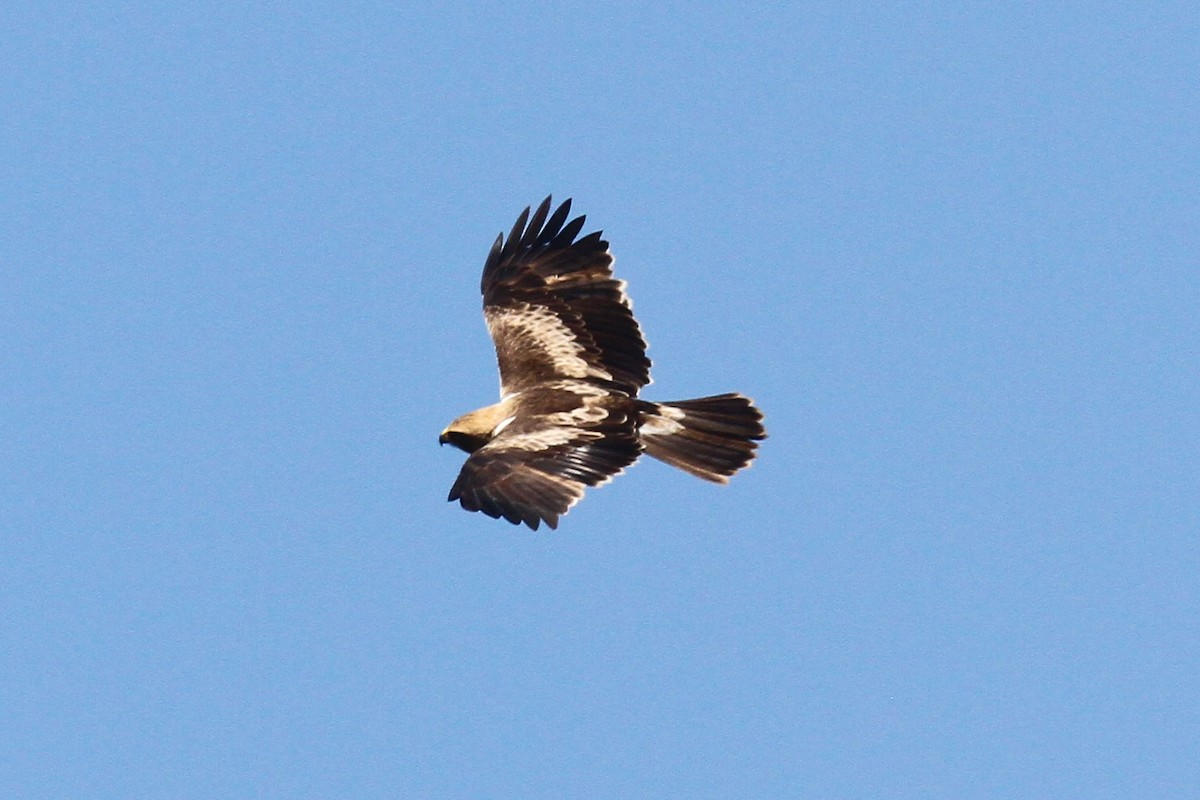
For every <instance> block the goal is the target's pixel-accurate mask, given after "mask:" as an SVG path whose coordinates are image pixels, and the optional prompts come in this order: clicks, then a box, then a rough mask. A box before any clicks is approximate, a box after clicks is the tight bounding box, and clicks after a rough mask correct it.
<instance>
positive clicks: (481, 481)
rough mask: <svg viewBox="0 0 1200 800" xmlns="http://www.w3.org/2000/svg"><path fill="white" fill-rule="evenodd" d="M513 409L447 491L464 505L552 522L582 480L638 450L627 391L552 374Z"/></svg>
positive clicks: (612, 468)
mask: <svg viewBox="0 0 1200 800" xmlns="http://www.w3.org/2000/svg"><path fill="white" fill-rule="evenodd" d="M514 411H515V413H514V416H513V417H512V418H511V422H508V423H507V424H505V425H504V427H503V428H502V429H501V431H500V433H498V434H497V435H496V437H495V438H494V439H492V441H490V442H488V443H487V444H486V445H484V446H483V447H481V448H480V449H478V450H476V451H475V452H474V453H472V454H471V456H470V457H469V458H468V459H467V461H466V463H465V464H463V468H462V471H461V472H460V473H459V475H458V480H456V481H455V482H454V486H453V487H451V489H450V498H449V499H450V500H458V501H460V502H461V503H462V506H463V508H465V509H467V510H468V511H482V512H483V513H484V514H487V515H488V516H490V517H493V518H495V519H499V518H501V517H503V518H504V519H506V520H508V521H509V522H511V523H513V524H515V525H516V524H520V523H522V522H523V523H525V524H526V525H528V526H529V527H530V528H532V529H534V530H537V528H538V525H539V523H540V522H545V523H546V524H547V525H549V526H550V527H551V528H555V527H557V526H558V517H559V515H561V514H564V513H566V511H567V509H569V508H570V507H571V506H573V505H574V504H575V503H576V502H577V501H578V500H579V498H581V497H582V496H583V491H584V489H585V488H587V487H588V486H597V485H599V484H602V483H606V482H608V481H609V480H610V479H611V478H612V477H613V476H614V475H617V474H619V473H620V472H621V471H622V470H623V469H624V468H625V467H627V466H629V465H630V464H632V463H633V462H634V461H636V460H637V458H638V456H639V455H640V454H641V450H642V448H641V444H640V442H639V441H638V435H637V431H636V428H635V420H634V418H633V403H632V401H630V400H629V399H628V398H627V397H625V396H624V395H621V394H609V393H606V392H603V391H601V390H599V389H597V388H596V387H595V386H593V385H590V384H588V383H584V382H575V381H557V382H552V383H550V384H547V385H546V386H544V387H542V388H539V389H534V390H531V391H529V392H526V393H525V394H523V395H522V396H521V401H520V405H519V407H518V408H517V409H515V410H514Z"/></svg>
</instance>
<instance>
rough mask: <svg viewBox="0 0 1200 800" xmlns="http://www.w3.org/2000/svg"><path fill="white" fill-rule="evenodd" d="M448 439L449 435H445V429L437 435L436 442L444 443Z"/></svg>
mask: <svg viewBox="0 0 1200 800" xmlns="http://www.w3.org/2000/svg"><path fill="white" fill-rule="evenodd" d="M449 441H450V437H449V436H448V435H446V432H445V431H442V435H441V436H439V437H438V444H439V445H444V444H446V443H447V442H449Z"/></svg>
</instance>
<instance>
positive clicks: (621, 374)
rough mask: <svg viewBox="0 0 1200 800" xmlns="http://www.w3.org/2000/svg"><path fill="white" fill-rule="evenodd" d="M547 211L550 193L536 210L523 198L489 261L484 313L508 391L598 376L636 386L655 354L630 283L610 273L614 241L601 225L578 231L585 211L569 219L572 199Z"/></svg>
mask: <svg viewBox="0 0 1200 800" xmlns="http://www.w3.org/2000/svg"><path fill="white" fill-rule="evenodd" d="M549 211H550V198H549V197H547V198H546V199H545V200H544V201H543V202H542V204H541V205H540V206H538V209H537V211H535V212H534V213H533V218H532V219H530V217H529V209H528V208H526V209H525V211H523V212H522V213H521V216H520V217H518V218H517V222H516V224H515V225H514V226H513V229H512V232H511V233H510V234H509V235H508V240H507V241H505V239H504V236H503V234H502V235H500V236H498V237H497V238H496V243H495V244H494V245H492V250H491V252H490V253H489V254H488V257H487V261H486V263H485V264H484V267H483V279H482V281H481V284H480V289H481V291H482V292H483V313H484V319H485V320H486V321H487V326H488V331H489V332H490V333H491V335H492V341H494V342H495V344H496V357H497V360H498V361H499V362H500V388H501V394H502V395H508V394H512V393H514V392H519V391H523V390H525V389H529V388H530V387H533V386H537V385H539V384H542V383H545V382H547V381H553V380H559V379H566V378H574V379H580V378H582V379H588V378H592V379H600V380H603V381H609V382H611V383H612V384H615V387H614V388H617V389H620V390H622V391H624V392H626V393H627V394H629V395H630V396H633V395H636V394H637V391H638V389H640V388H641V387H643V386H645V385H646V384H647V383H649V382H650V360H649V359H648V358H646V342H645V340H644V339H643V338H642V332H641V330H639V329H638V324H637V321H636V320H635V319H634V318H633V311H632V309H631V306H630V302H629V297H628V296H627V295H626V294H625V284H624V282H623V281H618V280H616V279H615V278H613V275H612V263H613V257H612V255H611V254H610V253H609V251H608V242H606V241H604V240H603V239H601V238H600V236H601V232H600V231H596V232H595V233H590V234H588V235H587V236H584V237H583V238H582V239H579V240H578V241H577V240H576V239H575V237H576V236H577V235H578V234H579V231H580V230H581V229H582V228H583V223H584V217H576V218H575V219H574V220H572V221H571V222H569V223H568V222H567V221H566V220H567V216H568V215H569V214H570V211H571V201H570V200H567V201H566V202H565V203H563V204H562V205H561V206H559V207H558V210H556V211H555V212H554V214H553V216H550V217H549V219H547V215H548V214H549ZM564 223H565V224H564Z"/></svg>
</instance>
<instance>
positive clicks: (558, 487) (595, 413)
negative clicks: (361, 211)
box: [438, 197, 766, 530]
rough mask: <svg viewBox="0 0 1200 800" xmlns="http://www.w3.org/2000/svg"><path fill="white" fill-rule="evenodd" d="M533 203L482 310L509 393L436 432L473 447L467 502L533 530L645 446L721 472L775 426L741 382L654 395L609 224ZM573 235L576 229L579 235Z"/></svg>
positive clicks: (684, 465)
mask: <svg viewBox="0 0 1200 800" xmlns="http://www.w3.org/2000/svg"><path fill="white" fill-rule="evenodd" d="M550 206H551V201H550V198H549V197H547V198H546V199H545V200H544V201H543V202H542V204H541V205H540V206H538V208H537V210H536V211H534V212H533V216H532V217H531V216H530V209H529V208H526V209H525V210H524V211H523V212H521V215H520V216H519V217H518V218H517V221H516V224H515V225H513V228H512V232H511V233H509V235H508V238H507V239H505V238H504V234H503V233H501V234H500V235H499V236H497V237H496V241H495V244H493V245H492V249H491V251H490V252H489V253H488V256H487V260H486V261H485V262H484V265H483V278H482V280H481V281H480V291H481V292H482V293H483V316H484V320H485V321H486V322H487V327H488V331H489V333H491V336H492V340H493V342H494V343H495V345H496V357H497V360H498V362H499V366H500V402H498V403H496V404H494V405H490V406H487V407H486V408H481V409H479V410H478V411H472V412H470V413H469V414H464V415H463V416H461V417H459V418H458V419H456V420H454V421H453V422H451V423H450V424H449V425H448V426H447V427H446V429H445V430H444V431H442V433H441V436H440V437H439V439H438V442H439V443H440V444H443V445H444V444H450V445H453V446H455V447H457V448H459V449H460V450H463V451H465V452H467V453H469V454H470V455H469V456H468V458H467V460H466V463H464V464H463V467H462V471H461V472H460V473H459V475H458V479H457V480H456V481H455V482H454V485H453V486H452V487H451V489H450V497H449V500H450V501H451V502H453V501H454V500H458V501H459V502H460V503H461V504H462V507H463V508H465V509H466V510H467V511H482V512H483V513H484V514H486V515H488V516H489V517H492V518H494V519H500V518H501V517H503V518H504V519H506V520H508V521H509V522H511V523H512V524H514V525H520V524H521V523H524V524H525V525H528V526H529V527H530V528H531V529H533V530H537V529H538V525H539V524H540V523H542V522H545V523H546V525H548V526H549V527H550V528H552V529H553V528H557V527H558V518H559V516H560V515H562V514H565V513H566V512H567V511H568V509H570V508H571V507H572V506H573V505H575V503H577V502H578V501H579V499H580V498H581V497H583V493H584V490H585V489H586V488H587V487H589V486H599V485H601V484H604V483H607V482H608V481H610V480H612V478H613V477H615V476H616V475H619V474H621V473H622V472H623V471H624V469H625V468H626V467H628V466H630V465H631V464H633V462H634V461H636V460H637V459H638V457H639V456H640V455H642V453H646V454H647V455H650V456H652V457H654V458H656V459H658V460H660V461H664V462H666V463H667V464H670V465H672V466H675V467H678V468H679V469H682V470H684V471H686V472H689V473H691V474H692V475H695V476H697V477H699V478H703V479H705V480H708V481H713V482H715V483H726V482H727V481H728V480H729V477H730V476H731V475H733V474H734V473H735V472H737V471H738V470H740V469H742V468H743V467H745V466H747V465H748V464H749V463H750V461H751V459H753V458H754V456H755V449H756V447H757V442H758V441H759V440H761V439H764V438H766V431H765V430H764V428H763V425H762V420H763V415H762V412H760V411H759V410H758V409H757V408H755V406H754V403H753V401H751V400H750V399H749V398H748V397H744V396H743V395H740V394H735V393H730V394H719V395H713V396H710V397H701V398H697V399H695V400H679V401H674V402H668V403H654V402H650V401H647V400H643V399H640V398H639V397H638V391H639V390H641V388H642V387H643V386H646V385H647V384H649V383H650V360H649V359H648V358H647V357H646V341H645V339H643V338H642V332H641V329H640V328H639V327H638V323H637V320H636V319H634V316H633V310H632V305H631V303H630V300H629V296H628V295H627V294H626V293H625V283H624V281H619V280H617V279H615V278H614V277H613V273H612V265H613V256H612V254H611V253H610V252H609V249H608V242H607V241H605V240H604V239H602V238H601V236H602V235H603V234H602V232H601V231H596V232H594V233H589V234H587V235H586V236H583V237H579V232H580V231H581V230H582V229H583V225H584V220H585V217H583V216H579V217H576V218H575V219H573V220H571V221H570V222H568V221H567V218H568V216H570V213H571V201H570V200H569V199H568V200H567V201H566V202H564V203H562V205H560V206H559V207H558V208H557V209H556V210H555V211H554V213H553V214H551V213H550ZM577 237H578V238H577Z"/></svg>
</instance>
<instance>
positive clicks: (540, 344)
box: [483, 303, 612, 380]
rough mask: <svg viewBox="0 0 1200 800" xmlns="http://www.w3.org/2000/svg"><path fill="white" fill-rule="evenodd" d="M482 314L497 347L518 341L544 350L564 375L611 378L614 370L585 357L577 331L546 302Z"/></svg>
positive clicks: (493, 309) (529, 347)
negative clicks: (610, 370) (611, 371)
mask: <svg viewBox="0 0 1200 800" xmlns="http://www.w3.org/2000/svg"><path fill="white" fill-rule="evenodd" d="M483 316H484V319H485V320H486V321H487V326H488V331H489V332H490V333H491V335H492V339H493V340H494V341H495V342H496V343H497V346H498V347H500V346H501V343H502V342H508V341H514V342H518V343H519V345H520V347H522V348H528V349H536V350H538V351H540V352H542V353H543V354H544V355H545V356H546V357H547V358H548V359H549V360H550V362H551V364H553V366H554V370H555V372H557V373H559V374H561V375H563V376H565V377H568V378H603V379H605V380H612V374H611V373H609V372H608V371H607V370H604V369H601V368H600V367H598V366H596V365H594V364H591V363H589V362H588V360H587V359H586V358H584V355H585V353H586V350H585V349H584V347H583V346H581V345H580V344H579V340H578V339H576V337H575V334H574V333H572V332H571V329H570V328H568V327H567V326H566V325H565V324H564V323H563V321H562V320H561V319H559V317H558V315H557V314H555V313H554V312H553V311H551V310H550V309H549V308H547V307H545V306H537V305H531V304H529V303H520V304H518V305H515V306H511V307H505V308H487V309H484V313H483Z"/></svg>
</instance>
